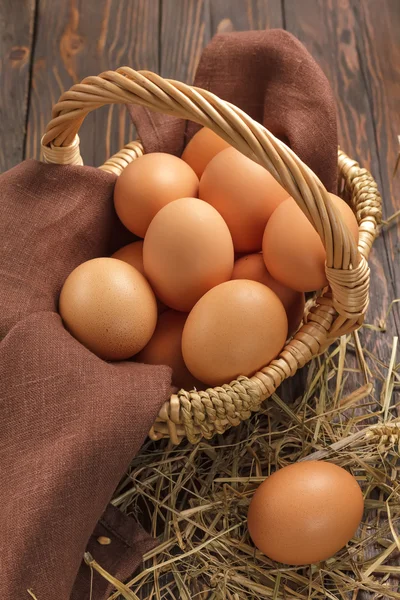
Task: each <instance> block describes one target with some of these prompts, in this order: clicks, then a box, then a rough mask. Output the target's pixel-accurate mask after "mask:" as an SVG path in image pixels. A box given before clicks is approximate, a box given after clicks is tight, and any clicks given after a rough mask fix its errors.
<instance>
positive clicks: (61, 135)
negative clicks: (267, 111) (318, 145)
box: [42, 67, 369, 323]
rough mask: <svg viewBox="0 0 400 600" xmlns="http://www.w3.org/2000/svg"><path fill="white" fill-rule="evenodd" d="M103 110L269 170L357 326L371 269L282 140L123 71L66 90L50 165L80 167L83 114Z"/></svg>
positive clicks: (240, 117) (159, 82)
mask: <svg viewBox="0 0 400 600" xmlns="http://www.w3.org/2000/svg"><path fill="white" fill-rule="evenodd" d="M106 104H137V105H141V106H146V107H147V108H149V109H151V110H154V111H156V112H162V113H164V114H169V115H174V116H177V117H181V118H183V119H188V120H191V121H195V122H196V123H199V124H200V125H203V126H205V127H209V128H210V129H212V130H213V131H215V133H217V134H218V135H219V136H220V137H222V138H223V139H225V140H226V141H227V142H228V143H229V144H231V145H232V146H233V147H234V148H236V149H237V150H239V151H240V152H242V153H243V154H245V155H246V156H248V157H249V158H251V159H252V160H254V161H255V162H257V163H259V164H260V165H262V166H263V167H264V168H266V169H267V170H268V171H269V172H270V173H271V175H272V176H273V177H274V178H275V179H276V180H277V181H278V182H279V183H280V184H281V185H282V186H283V187H284V188H285V190H286V191H287V192H288V194H290V196H292V197H293V198H294V200H295V201H296V203H297V204H298V206H299V207H300V208H301V210H302V211H303V213H304V214H305V215H306V217H307V218H308V220H309V221H310V222H311V224H312V225H313V227H314V229H315V230H316V231H317V233H318V234H319V236H320V238H321V240H322V243H323V244H324V247H325V250H326V275H327V279H328V281H329V284H330V287H331V290H332V296H333V305H334V307H335V309H336V310H337V312H338V313H339V315H341V316H342V320H343V322H344V321H346V320H348V319H349V320H351V321H353V322H354V323H356V322H357V321H358V320H359V319H360V318H362V316H363V315H364V313H365V311H366V309H367V306H368V290H369V268H368V264H367V262H366V260H365V257H364V256H362V255H361V254H360V253H359V251H358V248H357V245H356V244H355V242H354V239H353V237H352V236H351V234H350V232H349V230H348V228H347V227H346V225H345V224H344V223H343V222H342V220H341V218H340V216H339V214H338V211H337V209H336V208H335V206H334V205H333V203H332V202H331V201H330V199H329V196H328V192H327V191H326V189H325V188H324V186H323V185H322V183H321V181H320V180H319V179H318V177H317V176H316V175H315V174H314V173H313V172H312V171H311V169H310V168H309V167H308V166H307V165H305V164H304V163H303V162H302V161H301V160H300V159H299V158H298V157H297V156H296V154H295V153H294V152H293V151H292V150H291V149H290V148H288V147H287V146H286V145H285V144H284V143H283V142H281V141H280V140H278V139H277V138H276V137H275V136H273V135H272V133H270V132H269V131H268V130H267V129H266V128H265V127H263V126H262V125H261V124H259V123H257V122H256V121H254V120H253V119H251V118H250V117H249V116H248V115H247V114H246V113H245V112H243V111H242V110H240V109H239V108H237V107H236V106H234V105H232V104H230V103H228V102H225V101H223V100H220V99H219V98H218V97H217V96H215V95H214V94H212V93H211V92H208V91H205V90H202V89H199V88H195V87H192V86H189V85H186V84H184V83H181V82H179V81H173V80H168V79H163V78H162V77H160V76H159V75H156V74H155V73H152V72H150V71H134V70H133V69H131V68H129V67H121V68H120V69H117V70H116V71H106V72H104V73H101V74H100V75H99V76H97V77H87V78H86V79H84V80H83V81H82V82H81V83H79V84H75V85H73V86H72V87H71V89H70V90H68V91H67V92H64V93H63V94H62V95H61V97H60V99H59V101H58V102H57V104H56V105H55V106H54V108H53V113H52V120H51V121H50V122H49V124H48V125H47V128H46V132H45V134H44V136H43V139H42V150H43V157H44V160H45V162H51V163H57V164H83V162H82V158H81V156H80V152H79V138H78V136H77V134H78V131H79V128H80V126H81V124H82V122H83V120H84V119H85V117H86V115H87V114H88V113H89V112H91V111H92V110H95V109H96V108H99V107H101V106H104V105H106Z"/></svg>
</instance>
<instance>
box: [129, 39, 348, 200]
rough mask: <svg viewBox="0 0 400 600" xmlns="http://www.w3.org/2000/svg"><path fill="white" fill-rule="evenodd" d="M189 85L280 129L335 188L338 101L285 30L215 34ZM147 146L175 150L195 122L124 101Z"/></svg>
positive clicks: (152, 149) (179, 148) (276, 131)
mask: <svg viewBox="0 0 400 600" xmlns="http://www.w3.org/2000/svg"><path fill="white" fill-rule="evenodd" d="M194 85H195V86H196V87H199V88H203V89H206V90H209V91H210V92H213V93H214V94H216V95H217V96H219V97H220V98H221V99H223V100H227V101H228V102H231V103H232V104H235V105H236V106H238V107H239V108H241V109H242V110H244V111H245V112H246V113H247V114H248V115H250V116H251V117H252V118H253V119H255V120H256V121H258V122H259V123H262V124H263V125H264V127H266V128H267V129H269V131H271V132H272V133H273V134H274V135H275V136H277V137H279V138H280V139H281V140H282V141H284V142H285V143H286V144H287V145H288V146H290V147H291V148H292V150H294V152H296V154H297V155H298V156H299V157H300V158H301V159H302V160H303V161H304V162H305V163H306V164H307V165H308V166H309V167H310V168H311V169H312V170H313V171H314V173H316V175H318V177H319V178H320V179H321V181H322V183H323V184H324V185H325V187H326V188H327V189H328V191H331V192H336V190H337V126H336V109H335V101H334V98H333V94H332V90H331V87H330V85H329V82H328V80H327V78H326V77H325V75H324V74H323V72H322V71H321V69H320V67H319V66H318V65H317V63H316V62H315V60H314V59H313V58H312V56H311V55H310V54H309V53H308V52H307V50H306V49H305V47H304V46H303V44H302V43H301V42H299V40H297V39H296V38H295V37H294V36H293V35H291V34H290V33H288V32H287V31H283V30H281V29H271V30H269V31H243V32H239V33H236V32H235V33H226V34H220V35H216V36H215V37H214V38H213V39H212V41H211V42H210V44H209V45H208V46H207V47H206V48H205V50H204V51H203V54H202V56H201V60H200V64H199V66H198V69H197V73H196V77H195V81H194ZM129 111H130V114H131V117H132V120H133V121H134V123H135V125H136V128H137V130H138V135H139V137H140V139H141V140H142V142H143V145H144V148H145V150H146V152H169V153H171V154H176V155H178V156H180V155H181V154H182V151H183V149H184V146H185V145H186V143H187V141H188V140H189V139H190V138H191V137H192V136H193V134H194V133H195V132H196V131H197V130H198V129H199V126H198V125H195V124H193V123H188V124H187V126H186V124H185V122H184V121H182V120H180V119H176V118H175V117H170V116H165V115H162V114H159V113H151V112H150V111H148V110H147V109H145V108H142V107H134V106H129Z"/></svg>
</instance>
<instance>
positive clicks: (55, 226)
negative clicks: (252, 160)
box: [0, 31, 337, 600]
mask: <svg viewBox="0 0 400 600" xmlns="http://www.w3.org/2000/svg"><path fill="white" fill-rule="evenodd" d="M195 83H196V85H198V86H200V87H205V88H207V89H210V90H211V91H213V92H214V93H216V94H217V95H219V96H220V97H221V98H224V99H226V100H229V101H230V102H233V103H234V104H237V105H238V106H240V107H241V108H242V109H244V110H245V111H247V112H248V114H250V115H251V116H252V117H253V118H254V119H257V120H258V121H260V122H261V123H263V124H264V125H265V126H267V127H268V128H269V129H270V130H271V131H272V132H273V133H275V134H276V135H278V136H279V137H281V138H282V139H283V140H285V141H287V142H288V143H289V144H290V146H291V147H292V148H293V149H294V150H295V152H297V154H298V155H299V156H300V157H301V158H302V159H303V160H304V161H305V162H307V163H308V164H309V165H310V167H311V168H312V169H313V170H314V171H315V172H316V173H317V174H318V175H319V176H320V178H321V179H322V181H323V182H324V183H325V185H326V186H327V187H328V189H330V190H335V188H336V170H337V167H336V158H337V157H336V152H337V141H336V123H335V111H334V103H333V98H332V94H331V92H330V89H329V85H328V82H327V81H326V79H325V77H324V76H323V74H322V73H321V71H320V69H319V68H318V66H317V65H316V63H315V62H314V61H313V59H312V58H311V57H310V55H309V54H308V53H307V52H306V50H305V49H304V47H303V46H302V45H301V44H300V43H299V42H298V41H297V40H296V39H295V38H293V37H292V36H291V35H290V34H287V33H285V32H283V31H268V32H247V33H240V34H237V33H234V34H228V35H223V36H217V37H216V38H214V40H213V41H212V42H211V44H210V45H209V46H208V47H207V48H206V50H205V51H204V54H203V57H202V59H201V62H200V66H199V69H198V73H197V76H196V81H195ZM130 110H131V113H132V115H133V118H134V120H135V123H136V125H137V128H138V131H139V134H140V136H141V138H142V140H143V143H144V145H145V148H146V150H147V151H156V150H158V151H164V152H171V153H174V154H178V155H179V154H180V153H181V151H182V149H183V147H184V144H185V142H186V141H187V139H189V138H190V137H191V135H192V134H193V132H194V131H195V130H196V126H193V125H189V126H188V127H187V124H186V123H185V122H184V121H180V120H179V119H174V118H170V117H163V116H162V115H158V114H150V113H149V112H148V111H146V110H143V109H138V108H134V109H132V108H131V109H130ZM114 183H115V177H114V176H112V175H109V174H107V173H104V172H102V171H99V170H96V169H92V168H88V167H69V166H56V165H44V164H41V163H39V162H35V161H27V162H25V163H23V164H22V165H20V166H18V167H16V168H14V169H12V170H11V171H8V172H7V173H5V174H3V175H2V176H1V177H0V244H1V258H0V277H1V280H0V339H1V342H0V381H1V388H0V472H1V486H0V490H1V491H0V506H1V511H0V590H1V592H2V595H3V596H4V597H6V598H18V599H20V598H21V599H23V598H27V599H29V598H30V596H29V595H28V592H27V590H28V589H30V590H32V592H33V593H34V594H35V596H36V597H37V599H38V600H54V599H55V598H57V600H68V598H72V599H73V600H86V599H88V598H89V592H90V570H89V568H88V567H86V566H85V565H83V564H82V562H81V561H82V556H83V553H84V551H85V548H88V549H89V551H90V552H91V553H92V554H93V556H94V558H95V559H97V560H98V562H99V563H100V564H101V565H102V566H103V567H104V568H105V569H106V570H108V571H109V572H110V573H111V574H112V575H114V576H116V577H117V578H119V579H120V580H124V579H126V578H128V577H129V576H130V575H131V573H132V572H133V571H134V570H135V568H136V567H137V566H138V565H139V563H140V560H141V556H142V553H143V552H144V551H146V550H147V549H148V548H150V546H151V544H152V543H153V542H152V540H150V538H149V537H148V536H147V534H145V532H144V531H143V530H142V529H141V527H140V526H139V525H138V524H136V523H135V522H134V521H133V520H132V519H130V518H129V517H126V516H125V515H123V514H122V513H121V512H120V511H118V510H117V509H115V508H113V507H111V506H108V508H107V504H108V502H109V500H110V498H111V496H112V493H113V491H114V489H115V488H116V486H117V484H118V481H119V480H120V478H121V477H122V476H123V474H124V472H125V471H126V469H127V467H128V465H129V462H130V461H131V459H132V458H133V456H134V455H135V454H136V453H137V452H138V450H139V448H140V445H141V444H142V442H143V440H144V438H145V436H146V432H147V431H148V430H149V428H150V426H151V424H152V422H153V421H154V419H155V416H156V414H157V411H158V409H159V407H160V405H161V404H162V402H164V401H165V399H166V398H167V397H168V395H169V393H170V370H169V369H168V368H167V367H153V366H146V365H139V364H136V363H132V362H121V363H114V364H113V363H107V362H104V361H102V360H100V359H99V358H97V357H96V356H95V355H93V354H92V353H91V352H90V351H89V350H87V349H86V348H84V347H83V346H82V345H81V344H79V343H78V342H77V341H76V340H75V339H74V338H73V337H71V336H70V335H69V333H68V332H67V331H66V330H65V329H64V328H63V326H62V323H61V319H60V317H59V315H58V313H57V302H58V295H59V291H60V288H61V286H62V283H63V281H64V280H65V278H66V276H67V275H68V274H69V273H70V272H71V271H72V270H73V269H74V267H76V266H77V265H78V264H80V263H82V262H83V261H85V260H88V259H90V258H94V257H96V256H104V255H107V254H109V253H111V252H112V251H113V250H115V249H116V247H118V246H120V245H123V244H124V243H128V242H129V241H130V236H129V235H127V232H126V230H125V231H124V230H123V228H122V226H121V225H120V224H118V221H117V219H116V216H115V213H114V210H113V205H112V194H113V187H114ZM99 536H105V537H109V538H110V540H111V543H110V544H109V545H106V546H102V545H100V544H99V542H98V537H99ZM109 591H110V589H109V586H108V584H107V583H106V582H105V581H104V580H103V579H102V578H100V576H99V575H97V574H94V580H93V595H92V598H93V600H102V599H103V598H106V597H107V594H108V592H109Z"/></svg>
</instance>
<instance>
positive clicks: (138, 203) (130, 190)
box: [114, 152, 199, 237]
mask: <svg viewBox="0 0 400 600" xmlns="http://www.w3.org/2000/svg"><path fill="white" fill-rule="evenodd" d="M198 187H199V180H198V177H197V176H196V173H195V172H194V171H193V169H191V168H190V167H189V165H188V164H187V163H185V162H184V161H183V160H181V159H180V158H178V157H177V156H173V155H172V154H165V153H163V152H153V153H150V154H145V155H144V156H141V157H140V158H137V159H136V160H134V161H133V162H132V163H131V164H130V165H128V166H127V167H126V169H124V170H123V171H122V173H121V175H120V176H119V177H118V179H117V182H116V184H115V189H114V206H115V210H116V212H117V215H118V217H119V218H120V220H121V221H122V223H123V224H124V225H125V227H126V228H127V229H129V231H132V233H135V234H136V235H138V236H139V237H144V236H145V233H146V231H147V228H148V226H149V225H150V222H151V220H152V219H153V217H154V216H155V215H156V214H157V212H158V211H159V210H160V209H161V208H162V207H163V206H165V205H166V204H168V203H169V202H172V201H173V200H176V199H177V198H183V197H185V196H197V192H198Z"/></svg>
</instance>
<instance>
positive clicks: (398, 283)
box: [352, 0, 400, 297]
mask: <svg viewBox="0 0 400 600" xmlns="http://www.w3.org/2000/svg"><path fill="white" fill-rule="evenodd" d="M352 4H353V10H354V15H355V22H356V26H357V30H356V31H357V34H358V35H357V38H358V47H359V58H360V66H361V69H362V73H363V75H364V77H365V80H366V85H367V96H368V101H369V104H370V111H371V121H372V126H373V131H374V137H375V140H376V144H377V147H378V149H379V151H378V168H379V173H380V179H381V185H382V191H383V198H384V218H388V217H390V215H391V214H393V213H394V212H396V211H398V210H400V172H398V174H397V176H396V177H395V176H394V169H395V164H396V160H397V157H398V155H399V152H400V145H399V136H400V77H399V67H400V30H399V26H400V2H398V0H386V1H385V2H380V3H379V2H360V3H359V2H354V0H353V2H352ZM398 223H399V221H398V220H396V221H395V222H394V223H393V226H392V227H390V229H387V230H386V231H385V233H384V239H385V244H386V250H387V252H388V258H389V261H390V266H391V270H390V272H388V273H387V275H388V276H389V275H390V277H391V280H392V282H393V285H394V288H395V293H396V297H400V261H399V258H400V256H399V249H400V239H399V228H398Z"/></svg>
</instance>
